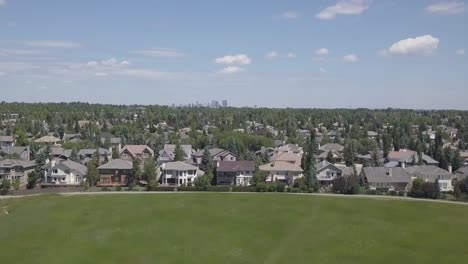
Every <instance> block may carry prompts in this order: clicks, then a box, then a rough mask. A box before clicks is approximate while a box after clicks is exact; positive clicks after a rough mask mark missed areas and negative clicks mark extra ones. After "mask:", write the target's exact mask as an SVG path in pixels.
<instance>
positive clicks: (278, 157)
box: [271, 152, 301, 162]
mask: <svg viewBox="0 0 468 264" xmlns="http://www.w3.org/2000/svg"><path fill="white" fill-rule="evenodd" d="M271 160H272V161H289V162H291V161H294V162H301V157H300V156H299V155H296V154H294V153H291V152H282V153H276V154H275V155H273V157H271Z"/></svg>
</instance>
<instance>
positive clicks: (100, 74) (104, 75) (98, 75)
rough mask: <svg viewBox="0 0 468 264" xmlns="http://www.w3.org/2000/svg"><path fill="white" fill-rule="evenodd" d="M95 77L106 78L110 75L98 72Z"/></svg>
mask: <svg viewBox="0 0 468 264" xmlns="http://www.w3.org/2000/svg"><path fill="white" fill-rule="evenodd" d="M94 75H95V76H97V77H106V76H107V75H109V74H108V73H107V72H96V73H95V74H94Z"/></svg>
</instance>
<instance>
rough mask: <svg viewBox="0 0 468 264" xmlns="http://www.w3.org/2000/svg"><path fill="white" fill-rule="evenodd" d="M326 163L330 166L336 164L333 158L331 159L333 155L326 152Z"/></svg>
mask: <svg viewBox="0 0 468 264" xmlns="http://www.w3.org/2000/svg"><path fill="white" fill-rule="evenodd" d="M327 161H328V162H330V163H332V164H335V162H336V160H335V157H333V153H332V152H331V151H328V153H327Z"/></svg>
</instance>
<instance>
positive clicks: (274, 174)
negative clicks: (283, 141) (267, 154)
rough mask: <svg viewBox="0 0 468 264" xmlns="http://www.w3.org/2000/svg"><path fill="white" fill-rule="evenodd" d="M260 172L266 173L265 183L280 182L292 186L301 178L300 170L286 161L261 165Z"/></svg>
mask: <svg viewBox="0 0 468 264" xmlns="http://www.w3.org/2000/svg"><path fill="white" fill-rule="evenodd" d="M259 169H260V170H261V171H264V172H267V173H268V175H267V178H266V181H267V182H273V181H280V182H284V183H286V184H288V185H293V184H294V181H295V180H297V179H299V178H301V177H302V176H303V175H302V172H303V170H302V168H301V167H299V166H297V165H295V164H291V163H289V162H286V161H274V162H271V163H267V164H265V165H261V166H260V167H259Z"/></svg>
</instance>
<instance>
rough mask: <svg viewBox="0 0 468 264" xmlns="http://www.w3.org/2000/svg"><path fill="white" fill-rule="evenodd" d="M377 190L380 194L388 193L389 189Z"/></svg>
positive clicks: (381, 188)
mask: <svg viewBox="0 0 468 264" xmlns="http://www.w3.org/2000/svg"><path fill="white" fill-rule="evenodd" d="M376 190H377V191H378V192H380V193H388V187H380V188H376Z"/></svg>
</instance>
